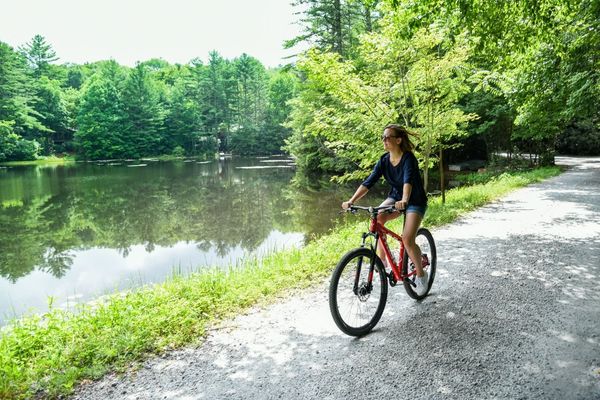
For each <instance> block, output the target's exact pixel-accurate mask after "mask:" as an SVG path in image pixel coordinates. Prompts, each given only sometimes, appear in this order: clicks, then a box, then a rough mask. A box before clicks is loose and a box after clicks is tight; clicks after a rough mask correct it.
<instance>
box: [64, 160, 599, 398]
mask: <svg viewBox="0 0 600 400" xmlns="http://www.w3.org/2000/svg"><path fill="white" fill-rule="evenodd" d="M557 161H558V162H559V163H563V164H568V165H571V168H570V169H569V171H567V172H566V173H564V174H562V175H561V176H559V177H557V178H553V179H550V180H548V181H546V182H543V183H541V184H536V185H532V186H529V187H527V188H524V189H521V190H518V191H516V192H513V193H512V194H510V195H509V196H507V197H505V198H503V199H501V200H500V201H497V202H495V203H493V204H490V205H488V206H485V207H483V208H481V209H479V210H477V211H475V212H473V213H470V214H469V215H467V216H465V217H463V218H461V219H460V220H459V221H457V222H455V223H453V224H450V225H447V226H445V227H444V228H441V229H436V230H434V231H433V235H434V237H435V239H436V243H437V247H438V275H437V278H436V282H435V284H434V287H433V288H432V291H431V294H430V296H429V297H428V298H426V299H425V300H424V301H422V302H420V303H419V302H415V301H414V300H411V299H410V298H409V297H408V296H407V295H406V293H405V292H404V289H403V287H402V285H399V286H397V287H395V288H390V293H389V297H388V304H387V307H386V311H385V313H384V315H383V317H382V318H381V321H380V322H379V324H378V326H377V327H376V329H375V330H374V331H373V332H372V333H371V334H369V335H368V336H366V337H364V338H361V339H355V338H351V337H349V336H345V335H344V334H342V333H341V332H340V331H339V330H338V329H337V328H336V327H335V324H334V323H333V321H332V320H331V316H330V314H329V308H328V304H327V284H328V282H324V283H322V284H320V285H319V286H318V287H316V288H314V289H311V290H309V291H303V292H301V293H299V294H297V295H295V296H292V297H290V298H287V299H285V300H284V301H282V302H280V303H278V304H274V305H272V306H270V307H268V308H266V309H262V310H253V311H252V312H250V313H248V314H247V315H242V316H239V317H237V318H236V319H234V320H232V321H228V322H227V323H226V324H225V325H224V326H223V327H222V328H221V329H218V330H215V331H213V332H212V333H211V334H210V335H209V337H208V339H207V341H206V342H205V343H204V344H203V345H202V346H201V347H199V348H197V349H185V350H180V351H174V352H170V353H168V354H166V355H165V356H163V357H159V358H153V359H151V360H148V361H147V362H145V363H144V364H143V365H142V367H141V368H140V369H139V370H137V371H132V372H129V373H127V374H125V375H120V376H119V375H109V376H107V377H105V378H104V379H103V380H101V381H99V382H95V383H91V384H88V385H84V386H82V387H80V388H79V389H78V391H77V393H76V394H75V396H73V397H74V398H77V399H359V398H360V399H392V398H394V399H402V398H411V399H600V284H599V282H600V158H566V157H562V158H559V159H558V160H557ZM358 239H359V238H357V242H358Z"/></svg>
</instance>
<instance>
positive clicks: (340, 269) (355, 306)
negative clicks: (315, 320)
mask: <svg viewBox="0 0 600 400" xmlns="http://www.w3.org/2000/svg"><path fill="white" fill-rule="evenodd" d="M364 261H366V263H364ZM371 266H373V279H372V287H371V288H370V289H369V287H368V279H366V278H367V276H368V273H369V270H370V268H371ZM365 271H366V273H365ZM357 272H358V273H357ZM355 282H357V283H358V285H357V286H358V287H357V288H356V289H357V290H356V291H355ZM387 291H388V280H387V275H386V272H385V268H384V267H383V263H382V262H381V260H380V259H379V257H378V256H377V255H376V254H375V253H374V252H373V251H372V250H371V249H367V248H364V247H359V248H356V249H354V250H351V251H349V252H348V253H346V254H345V255H344V256H343V257H342V259H341V260H340V261H339V262H338V264H337V266H336V267H335V269H334V271H333V273H332V275H331V282H330V284H329V309H330V311H331V316H332V317H333V320H334V321H335V324H336V325H337V326H338V328H340V330H341V331H342V332H344V333H345V334H347V335H350V336H358V337H360V336H364V335H366V334H367V333H369V332H370V331H371V330H372V329H373V328H374V327H375V325H377V323H378V322H379V319H380V318H381V315H382V314H383V310H384V309H385V305H386V301H387ZM346 303H350V304H346ZM346 308H348V310H347V311H346ZM371 308H372V309H373V310H372V311H370V309H371ZM353 312H354V313H355V315H353V314H352V313H353ZM356 313H358V314H356ZM353 317H354V318H353ZM358 317H360V318H358ZM363 321H364V323H363Z"/></svg>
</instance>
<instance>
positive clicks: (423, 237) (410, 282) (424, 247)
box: [402, 228, 437, 300]
mask: <svg viewBox="0 0 600 400" xmlns="http://www.w3.org/2000/svg"><path fill="white" fill-rule="evenodd" d="M415 242H416V243H417V245H418V246H419V248H420V249H421V258H422V264H421V265H423V269H424V270H425V271H427V273H428V275H429V279H428V282H429V285H428V287H427V291H426V292H425V293H424V294H423V295H421V296H419V295H418V294H417V292H416V291H415V286H414V284H415V279H416V277H417V275H416V274H414V275H412V276H411V277H410V278H407V279H405V280H404V282H403V283H404V289H406V293H408V295H409V296H410V297H412V298H413V299H416V300H421V299H423V298H425V296H427V295H428V294H429V291H430V290H431V286H432V285H433V280H434V279H435V267H436V265H437V252H436V249H435V242H434V241H433V236H432V235H431V232H429V231H428V230H427V229H425V228H419V230H418V231H417V236H416V238H415ZM414 270H415V266H414V264H413V263H412V261H411V260H410V258H409V257H408V252H407V251H405V252H404V259H403V260H402V275H404V276H406V275H408V274H409V273H410V272H412V271H414Z"/></svg>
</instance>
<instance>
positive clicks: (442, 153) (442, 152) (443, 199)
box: [440, 148, 446, 204]
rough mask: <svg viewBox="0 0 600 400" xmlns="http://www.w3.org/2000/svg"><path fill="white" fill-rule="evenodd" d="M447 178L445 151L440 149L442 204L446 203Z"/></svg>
mask: <svg viewBox="0 0 600 400" xmlns="http://www.w3.org/2000/svg"><path fill="white" fill-rule="evenodd" d="M445 181H446V178H445V176H444V150H442V149H441V148H440V190H441V191H442V204H445V203H446V182H445Z"/></svg>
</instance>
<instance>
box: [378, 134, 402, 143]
mask: <svg viewBox="0 0 600 400" xmlns="http://www.w3.org/2000/svg"><path fill="white" fill-rule="evenodd" d="M397 137H398V136H394V135H383V136H381V140H383V141H384V142H385V141H386V140H390V139H391V138H397Z"/></svg>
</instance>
